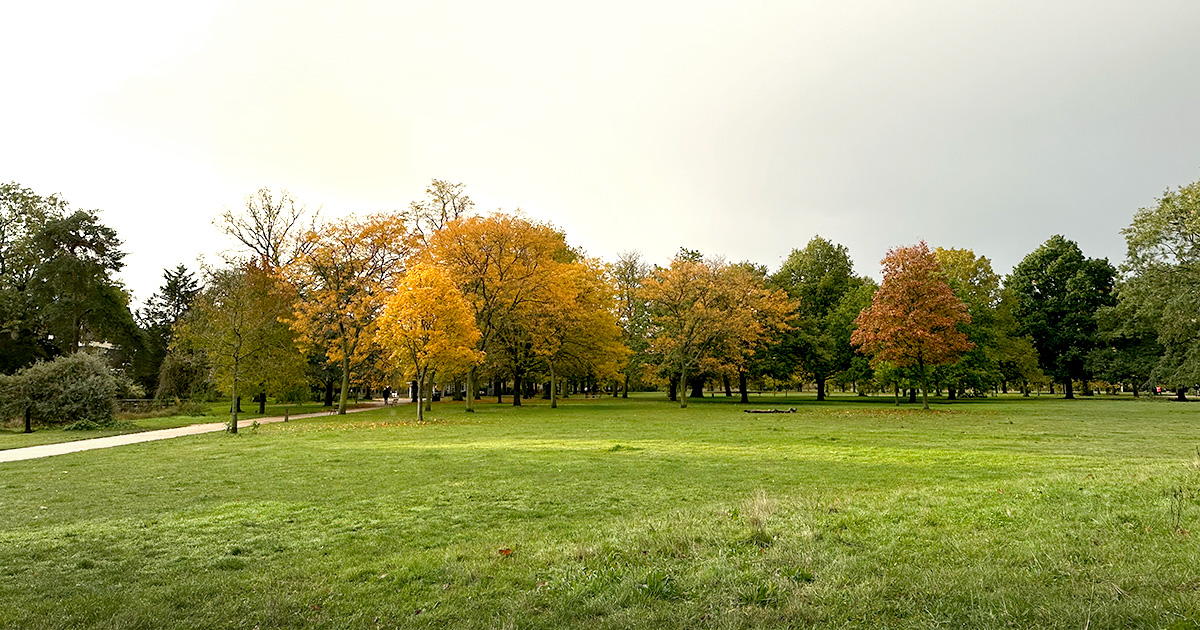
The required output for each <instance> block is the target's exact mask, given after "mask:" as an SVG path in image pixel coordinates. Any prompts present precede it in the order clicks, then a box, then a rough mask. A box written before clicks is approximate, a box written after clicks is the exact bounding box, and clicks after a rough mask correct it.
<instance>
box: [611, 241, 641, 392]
mask: <svg viewBox="0 0 1200 630" xmlns="http://www.w3.org/2000/svg"><path fill="white" fill-rule="evenodd" d="M609 273H610V275H611V276H612V278H613V282H614V285H615V289H616V293H617V296H616V297H617V323H618V325H619V326H620V327H621V341H622V342H623V343H624V344H625V347H627V348H629V350H630V352H629V359H628V360H627V361H626V363H625V365H624V367H623V368H622V370H621V374H622V376H623V377H624V384H623V385H622V387H621V396H622V397H624V398H629V384H630V381H631V380H634V381H636V379H638V378H639V377H640V376H641V370H642V366H643V365H645V363H646V360H647V355H646V352H647V350H648V348H649V346H650V340H649V339H648V338H647V336H646V331H647V329H648V328H649V326H650V320H649V314H650V309H649V304H647V303H646V300H645V299H644V297H643V294H642V290H641V288H642V282H643V281H645V279H646V278H647V277H649V275H650V266H649V265H647V264H646V263H645V262H644V261H643V260H642V255H641V254H640V253H639V252H636V251H628V252H621V253H620V254H619V255H618V256H617V261H616V262H615V263H613V264H612V265H611V267H610V269H609Z"/></svg>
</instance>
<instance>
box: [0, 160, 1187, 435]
mask: <svg viewBox="0 0 1200 630" xmlns="http://www.w3.org/2000/svg"><path fill="white" fill-rule="evenodd" d="M1198 196H1200V182H1197V183H1193V184H1189V185H1187V186H1183V187H1180V188H1178V189H1176V190H1169V191H1167V192H1165V193H1164V194H1163V196H1162V197H1160V198H1159V199H1157V200H1156V201H1155V203H1154V204H1153V205H1151V206H1149V207H1147V208H1143V209H1140V210H1138V211H1137V212H1136V213H1135V214H1134V217H1133V220H1132V223H1131V224H1130V226H1128V227H1127V228H1125V229H1124V230H1123V233H1124V235H1125V237H1126V240H1127V244H1128V250H1129V251H1128V256H1127V260H1126V262H1125V263H1124V264H1123V265H1122V266H1121V268H1120V269H1117V268H1115V267H1114V266H1113V265H1112V264H1110V263H1109V262H1108V261H1107V260H1106V259H1096V258H1088V257H1086V256H1085V255H1084V254H1083V252H1082V251H1081V250H1080V248H1079V246H1078V244H1076V243H1075V242H1073V241H1071V240H1068V239H1067V238H1065V237H1063V236H1053V237H1051V238H1050V239H1049V240H1047V241H1046V242H1045V243H1044V244H1042V245H1041V246H1040V247H1038V248H1037V249H1036V250H1034V251H1033V252H1031V253H1029V254H1028V255H1027V256H1026V257H1025V258H1024V259H1023V260H1022V261H1021V262H1020V263H1019V264H1018V265H1017V266H1016V267H1015V268H1014V269H1013V270H1012V272H1011V273H1010V274H1009V275H1008V276H1007V277H1001V276H1000V275H999V274H997V273H996V272H995V271H994V270H993V269H992V266H991V262H990V261H989V260H988V259H987V258H986V257H984V256H980V255H977V254H976V253H975V252H973V251H971V250H967V249H953V248H952V249H946V248H941V247H938V248H932V249H931V248H930V247H929V246H928V245H926V244H925V243H923V242H922V243H919V244H917V245H913V246H908V247H898V248H895V249H893V250H891V251H889V252H888V254H887V256H886V257H885V258H884V260H883V261H882V283H880V284H878V285H877V284H876V283H875V282H874V281H873V280H872V279H871V278H869V277H865V276H858V275H856V274H855V273H854V265H853V261H852V260H851V258H850V255H849V252H848V250H847V249H846V248H845V247H844V246H842V245H838V244H836V243H832V242H830V241H828V240H826V239H823V238H821V237H819V236H817V237H813V238H812V239H811V240H810V241H809V242H808V243H807V244H806V245H805V246H804V247H802V248H798V249H795V250H793V251H792V252H791V254H790V255H789V256H788V257H787V259H786V260H785V261H784V262H783V264H782V265H781V266H780V267H779V268H778V269H776V270H771V269H768V268H766V267H764V266H762V265H759V264H756V263H752V262H748V261H746V262H729V261H727V260H725V259H723V258H721V257H719V256H705V255H703V254H701V253H700V252H696V251H693V250H687V249H681V250H680V251H679V252H678V253H677V254H676V255H675V256H674V257H673V258H672V260H671V261H670V262H669V263H668V264H667V265H666V266H657V265H651V264H649V263H647V262H646V261H645V260H644V259H643V258H642V257H641V255H640V254H638V253H637V252H624V253H622V254H620V255H619V256H618V257H617V259H616V260H614V261H603V260H600V259H597V258H594V257H591V256H588V255H587V253H586V252H583V251H581V250H579V249H578V248H574V247H572V246H570V245H569V243H568V241H567V238H566V235H565V234H564V233H563V232H562V231H561V230H559V229H558V228H556V227H555V226H553V225H552V224H549V223H546V222H541V221H536V220H533V219H531V218H529V217H526V216H524V215H522V214H521V213H520V212H519V211H518V212H516V213H505V212H500V211H497V212H492V213H480V212H477V211H476V209H475V207H474V203H473V202H472V201H471V199H470V197H469V196H468V195H467V194H466V193H465V188H464V186H463V185H462V184H456V183H451V182H448V181H442V180H434V181H433V182H432V183H431V184H430V186H429V187H428V189H427V190H426V196H425V198H424V199H422V200H419V201H415V202H413V203H411V204H409V206H408V207H407V208H405V209H403V210H400V211H393V212H381V213H376V214H372V215H369V216H365V217H356V216H349V217H345V218H340V219H335V220H322V219H321V217H320V216H319V213H318V212H310V211H309V210H308V209H307V208H306V207H305V206H304V205H303V204H301V203H299V202H298V201H296V200H295V199H294V198H293V197H292V196H291V195H290V194H288V193H286V192H274V191H271V190H269V189H262V190H259V191H257V192H255V193H253V194H251V195H249V196H247V197H246V199H245V200H244V204H243V205H242V206H241V207H239V208H237V209H226V210H224V211H223V212H221V213H220V215H219V217H218V219H217V220H216V222H215V223H216V224H217V225H218V227H220V228H221V229H222V230H223V231H224V232H225V233H226V234H227V235H228V236H229V237H230V239H231V243H233V244H234V247H233V250H232V251H231V252H228V253H227V254H226V256H225V257H224V261H223V263H222V264H220V265H217V266H213V267H208V268H204V269H202V270H200V273H199V274H197V273H194V272H192V271H190V270H188V269H187V268H186V267H184V266H183V265H180V266H177V267H175V268H172V269H167V270H165V271H164V274H163V280H164V283H163V285H162V286H161V287H160V288H159V290H158V291H157V292H156V293H155V294H154V295H152V296H151V297H150V299H149V300H147V301H146V303H145V306H143V307H142V308H141V309H138V310H136V311H132V310H131V309H130V296H129V294H128V292H127V291H126V290H125V289H124V287H122V285H121V284H120V282H119V281H118V280H117V279H116V278H115V274H116V273H117V272H119V271H120V270H121V268H122V265H123V262H122V260H123V256H124V253H123V252H122V250H121V245H122V244H121V242H120V240H119V238H118V236H117V234H116V232H115V231H113V230H112V229H110V228H108V227H106V226H104V225H103V224H102V223H101V222H100V220H99V215H98V213H97V212H96V211H89V210H73V209H71V208H70V207H69V205H68V204H67V203H66V202H65V201H64V200H63V199H61V198H60V197H58V196H57V195H51V196H49V197H42V196H39V195H37V194H36V193H34V192H33V191H31V190H29V189H26V188H23V187H21V186H19V185H17V184H15V183H11V184H4V185H0V326H2V327H3V329H2V331H0V332H3V333H4V334H2V335H0V372H3V373H4V374H8V375H13V374H18V373H21V372H22V371H24V370H29V369H30V368H31V366H33V365H35V364H37V363H39V362H46V361H51V360H54V359H55V358H56V357H66V356H70V355H74V354H77V353H80V352H90V353H93V354H103V356H104V358H105V360H106V361H108V363H109V364H110V366H111V368H112V369H113V370H114V371H115V373H116V374H117V375H118V376H119V377H120V382H121V383H124V384H125V385H123V386H122V391H123V392H124V395H128V396H131V397H137V396H138V395H139V394H140V395H153V396H156V397H159V398H179V399H192V398H203V397H212V396H214V395H216V394H218V393H220V394H224V395H226V396H229V397H230V398H231V399H232V401H233V403H232V404H231V428H232V429H233V430H236V426H237V413H238V404H237V403H238V401H239V400H240V398H242V397H247V398H253V399H254V400H257V401H259V403H260V405H261V404H265V401H266V399H267V397H268V396H274V397H276V398H284V399H291V400H303V399H308V398H309V397H310V396H312V394H313V392H314V391H315V392H318V393H320V394H321V395H322V396H323V398H324V400H325V403H326V404H327V405H330V406H333V405H334V404H335V403H334V396H335V394H336V397H337V400H336V405H337V408H338V411H339V412H341V413H344V412H345V409H346V406H347V401H348V396H349V393H350V392H351V391H352V390H354V389H356V388H357V389H359V390H364V389H365V390H370V389H374V390H379V389H382V388H384V387H388V386H401V387H403V385H402V384H403V383H407V382H409V381H410V380H411V381H415V382H416V384H417V390H418V392H419V394H420V398H421V402H422V404H419V405H417V408H418V413H422V411H421V410H423V409H424V408H426V407H427V405H428V399H429V398H430V394H431V393H433V391H434V388H435V387H436V388H438V391H439V392H440V393H444V394H445V395H447V396H451V397H453V398H455V399H456V400H461V401H462V402H463V403H464V404H465V406H466V409H467V410H468V411H470V410H473V406H474V401H475V400H477V399H478V398H480V397H481V396H483V395H484V392H490V395H494V396H497V397H498V399H501V400H502V399H503V397H504V396H506V395H507V396H509V397H510V398H511V401H512V404H514V405H519V404H521V401H522V399H523V398H527V397H530V396H538V395H540V396H542V397H544V398H548V399H549V400H550V404H551V406H556V405H557V402H558V399H559V397H560V396H563V395H573V394H579V393H586V394H596V395H598V394H599V393H601V392H603V393H605V394H608V395H613V396H616V395H628V392H629V391H631V390H640V389H648V388H656V389H665V390H666V393H667V395H668V396H669V397H670V398H671V399H673V400H678V401H679V403H680V404H681V405H682V406H686V405H687V401H688V398H689V397H697V396H703V395H704V388H705V386H706V385H708V386H710V387H713V388H717V389H720V388H723V389H724V390H725V393H726V394H727V395H733V389H734V387H735V385H734V384H736V389H737V392H738V395H739V396H740V398H741V400H742V401H747V400H748V391H749V390H750V389H751V386H754V388H757V389H762V388H779V387H793V388H794V387H802V386H811V387H813V388H815V390H816V396H817V398H818V400H823V399H824V398H825V397H826V394H827V390H828V388H829V387H830V386H831V385H832V386H834V387H841V388H843V389H845V388H849V389H852V390H854V391H857V392H859V393H862V394H866V393H871V392H889V393H891V394H892V395H894V396H895V397H896V400H897V403H898V402H899V400H900V396H901V394H906V395H907V397H908V398H909V400H910V401H915V399H916V396H917V394H918V392H919V393H920V394H921V395H922V397H923V400H924V403H925V405H926V406H927V405H928V394H929V393H930V392H931V391H932V392H934V393H935V394H941V393H942V392H944V393H945V396H946V397H947V398H949V399H955V398H958V397H962V396H977V395H986V394H987V393H989V392H995V391H1004V392H1007V391H1009V390H1010V389H1012V390H1017V391H1021V392H1024V393H1025V394H1026V395H1028V393H1029V392H1030V391H1031V388H1033V387H1037V388H1039V389H1040V388H1044V387H1050V388H1051V391H1052V392H1053V391H1054V387H1055V385H1057V386H1058V387H1059V388H1060V389H1061V392H1062V394H1063V395H1064V396H1065V397H1067V398H1073V397H1074V396H1075V392H1076V389H1077V388H1081V389H1082V393H1083V394H1085V395H1090V394H1091V393H1092V391H1093V388H1094V387H1095V386H1096V385H1097V384H1100V385H1102V386H1105V387H1109V388H1122V389H1128V390H1132V391H1133V392H1134V394H1135V395H1137V394H1138V393H1139V392H1142V391H1145V390H1146V389H1148V388H1151V387H1164V388H1167V389H1170V390H1173V391H1174V392H1175V393H1176V396H1177V397H1178V398H1180V399H1182V398H1184V397H1185V393H1186V391H1187V389H1188V388H1189V387H1191V386H1194V385H1196V384H1197V382H1198V378H1197V376H1198V375H1197V366H1198V365H1200V344H1198V343H1197V339H1200V336H1198V335H1197V334H1196V333H1197V332H1198V331H1197V324H1196V319H1195V313H1196V312H1198V310H1200V309H1198V308H1197V307H1198V306H1200V305H1198V304H1196V302H1197V301H1198V300H1200V293H1198V292H1197V288H1198V287H1200V277H1197V273H1198V270H1200V250H1198V249H1197V248H1198V245H1197V244H1198V243H1200V219H1198V218H1197V217H1198V216H1200V199H1198ZM12 389H13V388H11V387H10V388H9V390H12ZM6 391H7V390H6ZM13 391H15V390H13ZM9 397H10V398H11V396H9ZM16 407H19V405H17V406H16ZM16 407H13V406H12V405H10V406H9V407H5V409H10V410H11V409H14V408H16ZM8 413H11V411H9V412H8Z"/></svg>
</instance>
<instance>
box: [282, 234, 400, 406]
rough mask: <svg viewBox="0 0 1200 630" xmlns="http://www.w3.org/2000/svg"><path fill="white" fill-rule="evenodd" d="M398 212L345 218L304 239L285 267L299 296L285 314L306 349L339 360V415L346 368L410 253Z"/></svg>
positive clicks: (362, 351) (358, 355)
mask: <svg viewBox="0 0 1200 630" xmlns="http://www.w3.org/2000/svg"><path fill="white" fill-rule="evenodd" d="M406 237H407V232H406V231H405V228H404V222H403V220H402V219H401V217H400V216H399V215H395V214H376V215H372V216H369V217H367V218H365V219H361V220H360V219H357V218H354V217H349V218H345V219H341V220H339V221H336V222H334V223H331V224H328V225H326V226H324V227H323V228H322V229H321V230H320V231H319V232H318V231H314V232H309V233H308V235H307V236H306V237H305V243H306V247H305V251H303V252H302V253H300V255H299V256H298V257H297V258H296V260H295V261H293V262H292V264H290V265H288V267H287V268H286V276H287V277H288V279H289V280H290V281H291V283H292V285H293V286H294V287H295V290H296V292H297V295H298V301H297V302H296V306H295V313H294V314H293V315H291V316H290V317H288V320H289V321H290V322H291V325H292V327H293V328H294V329H295V330H296V332H297V333H298V334H299V342H300V344H301V346H302V347H303V348H304V349H305V350H306V351H309V350H313V349H315V348H321V349H324V351H325V355H326V356H327V357H328V359H329V360H330V361H333V362H335V363H338V364H340V366H341V377H342V390H341V395H340V398H339V401H338V413H339V414H344V413H346V401H347V396H348V392H349V389H350V378H351V376H350V373H351V368H352V367H354V366H355V364H357V363H359V361H360V360H361V359H362V358H364V357H365V356H367V355H368V354H369V351H370V344H371V343H372V340H373V335H374V331H375V325H376V320H377V319H378V317H379V314H380V313H381V312H382V311H383V302H384V299H385V298H386V297H387V290H388V289H389V288H390V287H391V286H393V285H394V284H395V282H396V280H397V278H399V276H400V275H401V274H402V273H403V271H404V262H405V259H406V257H407V256H408V253H409V248H408V245H407V242H408V241H407V238H406Z"/></svg>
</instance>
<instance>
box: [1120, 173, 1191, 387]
mask: <svg viewBox="0 0 1200 630" xmlns="http://www.w3.org/2000/svg"><path fill="white" fill-rule="evenodd" d="M1122 233H1123V234H1124V235H1125V241H1126V243H1127V245H1128V246H1129V255H1128V257H1127V260H1126V263H1125V265H1124V267H1123V270H1124V271H1125V273H1126V278H1125V281H1124V282H1123V283H1122V285H1121V287H1120V289H1119V291H1118V293H1119V296H1120V300H1121V308H1122V309H1125V310H1127V311H1128V312H1129V313H1131V314H1132V315H1133V316H1135V317H1136V318H1135V319H1134V320H1133V321H1134V322H1136V323H1139V324H1140V325H1142V326H1144V327H1148V328H1150V329H1152V330H1153V334H1154V336H1155V338H1156V341H1157V345H1158V346H1159V347H1160V348H1161V351H1160V356H1159V358H1158V359H1157V360H1156V361H1155V365H1154V368H1153V371H1152V376H1153V378H1154V380H1155V381H1156V382H1158V383H1161V384H1163V385H1166V386H1168V387H1173V388H1175V390H1176V392H1177V394H1178V397H1179V398H1180V399H1183V398H1184V392H1185V391H1186V390H1187V389H1188V388H1189V387H1192V386H1195V385H1196V384H1197V383H1200V323H1197V320H1198V319H1200V318H1198V317H1197V315H1196V314H1197V312H1200V291H1197V289H1196V287H1197V286H1200V181H1197V182H1193V183H1191V184H1188V185H1187V186H1182V187H1180V188H1179V189H1178V190H1174V191H1172V190H1168V191H1167V192H1165V193H1163V195H1162V197H1160V198H1159V199H1158V200H1157V203H1156V204H1155V205H1154V206H1152V207H1150V208H1142V209H1140V210H1138V211H1137V213H1136V214H1134V217H1133V223H1132V224H1130V226H1129V227H1127V228H1125V229H1124V230H1122ZM1125 328H1128V326H1126V327H1125Z"/></svg>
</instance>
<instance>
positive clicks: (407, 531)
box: [0, 396, 1200, 629]
mask: <svg viewBox="0 0 1200 630" xmlns="http://www.w3.org/2000/svg"><path fill="white" fill-rule="evenodd" d="M563 404H564V406H563V407H562V408H560V409H557V410H552V409H549V408H547V407H546V406H545V404H544V403H542V401H534V404H530V405H528V406H526V407H523V408H520V409H513V408H511V407H508V406H507V405H496V404H494V403H489V404H484V405H482V406H481V407H480V410H479V412H478V413H476V414H473V415H470V414H466V413H463V412H462V411H461V407H460V405H458V404H455V403H443V404H441V405H440V406H435V410H434V412H433V414H432V416H433V417H434V418H435V420H434V421H432V422H428V423H426V424H424V425H419V426H418V425H415V424H414V423H413V422H412V418H410V417H409V416H410V414H411V413H412V411H413V410H412V407H411V406H403V407H398V408H391V409H381V410H379V411H369V412H364V413H361V414H356V415H354V416H351V417H347V418H314V419H308V420H300V421H294V422H292V423H289V424H287V425H282V424H277V425H266V426H263V427H261V428H259V429H258V431H257V432H255V433H253V434H251V433H250V432H248V431H247V432H246V433H243V434H242V435H240V436H238V437H231V436H224V435H205V436H196V437H188V438H179V439H176V440H170V441H167V442H157V443H149V444H143V445H135V446H128V447H122V448H118V449H112V450H107V451H94V452H87V453H78V454H72V455H65V456H59V457H53V458H49V459H44V460H34V461H26V462H16V463H11V464H0V475H2V479H3V480H2V481H0V627H17V628H61V627H89V628H167V627H169V628H208V627H237V628H255V627H258V628H263V629H265V628H280V627H282V628H290V627H321V628H343V627H344V628H376V627H382V628H390V627H447V628H449V627H478V628H492V627H495V628H505V627H511V628H526V627H528V628H546V627H563V628H565V627H595V628H620V627H630V626H644V627H720V628H737V627H805V626H816V627H847V626H861V627H870V626H874V627H892V628H910V627H911V628H927V627H935V626H949V627H967V628H996V627H1002V626H1006V625H1011V626H1013V627H1022V628H1029V627H1053V628H1112V627H1144V628H1166V627H1172V628H1177V629H1178V628H1195V627H1200V626H1196V625H1195V624H1196V622H1197V621H1200V544H1198V543H1197V540H1196V538H1197V536H1200V505H1198V504H1197V498H1196V494H1197V492H1200V462H1198V461H1197V451H1196V449H1197V446H1200V422H1198V420H1200V405H1191V404H1175V403H1169V402H1166V401H1161V400H1133V399H1130V398H1123V399H1116V400H1114V399H1104V398H1096V399H1084V400H1078V401H1058V400H1049V399H1045V398H1043V399H1041V400H1037V399H1021V398H1018V397H1013V398H1003V399H992V400H985V401H970V402H964V403H961V404H956V405H953V406H941V405H939V406H937V407H936V408H935V409H934V410H933V411H932V412H925V413H922V412H921V411H920V410H919V409H916V408H914V407H912V406H902V407H900V408H896V407H893V406H892V405H891V404H890V402H889V401H887V400H886V399H878V400H877V401H874V402H863V401H862V400H860V399H854V398H850V397H847V398H837V399H835V400H834V401H832V402H829V403H825V404H820V405H818V404H816V403H815V402H812V401H811V399H807V398H805V399H790V400H784V399H782V398H779V397H776V398H772V397H770V396H767V397H765V398H764V399H762V400H761V402H759V403H758V404H759V405H761V406H768V405H769V406H773V407H776V406H778V407H783V406H788V405H795V406H796V407H797V408H798V412H797V413H795V414H779V415H750V414H744V413H741V407H739V406H737V405H733V404H727V403H726V402H725V401H724V399H722V398H718V399H715V400H706V401H703V402H700V401H697V402H695V403H694V404H692V405H691V406H690V407H689V408H688V409H686V410H680V409H678V408H677V407H676V406H675V405H673V404H671V403H667V402H665V401H658V400H647V399H640V400H629V401H625V400H613V399H599V400H584V399H579V398H571V399H570V400H567V401H563Z"/></svg>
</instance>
